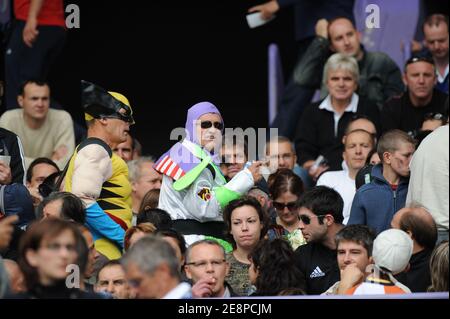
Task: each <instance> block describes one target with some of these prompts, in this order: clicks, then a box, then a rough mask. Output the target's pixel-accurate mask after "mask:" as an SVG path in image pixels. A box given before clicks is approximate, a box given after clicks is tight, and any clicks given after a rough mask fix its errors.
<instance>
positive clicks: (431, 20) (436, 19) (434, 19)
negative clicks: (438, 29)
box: [422, 14, 448, 30]
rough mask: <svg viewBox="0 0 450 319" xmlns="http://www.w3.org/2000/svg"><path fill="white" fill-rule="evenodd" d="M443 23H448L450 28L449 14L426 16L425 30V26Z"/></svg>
mask: <svg viewBox="0 0 450 319" xmlns="http://www.w3.org/2000/svg"><path fill="white" fill-rule="evenodd" d="M441 23H445V24H446V25H447V30H448V16H446V15H444V14H432V15H429V16H428V17H426V19H425V21H424V23H423V26H422V28H423V30H425V26H429V27H432V26H439V25H440V24H441Z"/></svg>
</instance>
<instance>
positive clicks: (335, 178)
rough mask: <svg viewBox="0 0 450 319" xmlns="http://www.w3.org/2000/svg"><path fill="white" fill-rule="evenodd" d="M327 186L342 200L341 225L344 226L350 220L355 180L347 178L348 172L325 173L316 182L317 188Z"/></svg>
mask: <svg viewBox="0 0 450 319" xmlns="http://www.w3.org/2000/svg"><path fill="white" fill-rule="evenodd" d="M320 185H322V186H328V187H330V188H333V189H334V190H335V191H336V192H338V193H339V195H341V197H342V199H343V200H344V210H343V212H342V215H343V216H344V222H343V224H344V225H346V224H347V222H348V219H349V218H350V210H351V208H352V202H353V197H355V193H356V185H355V180H354V179H351V178H350V176H348V171H335V172H325V173H323V174H322V176H320V178H319V180H318V181H317V186H320Z"/></svg>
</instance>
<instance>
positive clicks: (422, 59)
mask: <svg viewBox="0 0 450 319" xmlns="http://www.w3.org/2000/svg"><path fill="white" fill-rule="evenodd" d="M416 62H427V63H430V64H432V65H433V66H434V61H433V59H431V58H428V57H425V56H415V57H411V58H409V59H408V61H406V63H405V67H406V66H408V65H410V64H413V63H416Z"/></svg>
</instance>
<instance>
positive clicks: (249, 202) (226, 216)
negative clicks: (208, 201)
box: [223, 196, 269, 248]
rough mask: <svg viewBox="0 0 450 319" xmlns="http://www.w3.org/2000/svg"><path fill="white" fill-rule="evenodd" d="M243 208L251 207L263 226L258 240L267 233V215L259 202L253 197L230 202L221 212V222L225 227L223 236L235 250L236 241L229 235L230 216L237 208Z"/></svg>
mask: <svg viewBox="0 0 450 319" xmlns="http://www.w3.org/2000/svg"><path fill="white" fill-rule="evenodd" d="M243 206H250V207H253V208H254V209H255V210H256V212H257V213H258V217H259V221H260V223H261V225H263V228H262V230H261V235H260V239H262V238H264V236H265V235H266V233H267V229H268V225H269V220H268V216H267V214H266V213H265V212H264V210H263V209H262V207H261V205H260V204H259V202H258V201H257V200H256V199H255V198H253V197H248V196H245V197H242V198H240V199H235V200H233V201H231V202H230V203H229V204H228V205H227V206H226V207H225V208H224V210H223V221H224V222H225V226H226V233H225V236H226V238H227V240H228V241H229V242H230V243H231V244H232V245H233V248H236V241H235V240H234V238H233V235H231V233H230V232H231V225H232V223H231V215H232V214H233V211H234V210H235V209H237V208H240V207H243Z"/></svg>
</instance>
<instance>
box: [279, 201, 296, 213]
mask: <svg viewBox="0 0 450 319" xmlns="http://www.w3.org/2000/svg"><path fill="white" fill-rule="evenodd" d="M273 207H275V209H276V210H279V211H283V210H284V208H285V207H287V209H288V210H289V211H290V212H292V211H294V210H295V209H296V208H298V205H297V202H289V203H287V204H285V203H280V202H273Z"/></svg>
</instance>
